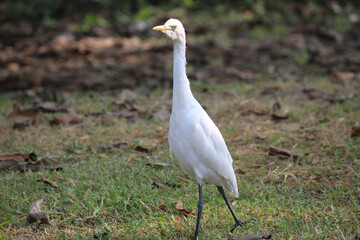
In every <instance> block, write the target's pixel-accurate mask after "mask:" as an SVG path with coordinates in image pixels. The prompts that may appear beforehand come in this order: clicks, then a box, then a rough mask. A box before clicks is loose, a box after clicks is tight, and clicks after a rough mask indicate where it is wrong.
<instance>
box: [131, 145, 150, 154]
mask: <svg viewBox="0 0 360 240" xmlns="http://www.w3.org/2000/svg"><path fill="white" fill-rule="evenodd" d="M134 150H136V151H138V152H142V153H146V154H148V155H151V154H152V152H153V149H149V148H146V147H143V146H140V145H138V146H136V147H135V148H134Z"/></svg>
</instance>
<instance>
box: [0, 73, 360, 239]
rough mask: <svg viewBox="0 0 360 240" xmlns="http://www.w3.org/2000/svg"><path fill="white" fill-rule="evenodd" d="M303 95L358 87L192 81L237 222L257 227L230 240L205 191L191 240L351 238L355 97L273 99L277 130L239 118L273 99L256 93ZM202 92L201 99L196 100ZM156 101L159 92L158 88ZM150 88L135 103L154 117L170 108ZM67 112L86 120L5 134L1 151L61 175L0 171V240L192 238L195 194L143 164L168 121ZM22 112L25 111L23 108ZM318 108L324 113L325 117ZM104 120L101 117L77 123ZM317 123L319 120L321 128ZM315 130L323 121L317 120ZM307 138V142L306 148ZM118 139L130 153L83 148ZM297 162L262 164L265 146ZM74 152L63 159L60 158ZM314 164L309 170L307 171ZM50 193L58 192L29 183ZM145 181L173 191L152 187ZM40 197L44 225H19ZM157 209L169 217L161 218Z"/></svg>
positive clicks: (357, 168)
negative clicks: (280, 116) (220, 157)
mask: <svg viewBox="0 0 360 240" xmlns="http://www.w3.org/2000/svg"><path fill="white" fill-rule="evenodd" d="M269 86H278V87H279V88H280V89H282V90H289V89H296V88H301V87H307V88H310V87H312V88H317V89H322V90H325V91H327V92H330V93H332V92H347V91H350V90H352V89H356V88H358V86H356V85H355V84H353V85H350V86H342V85H336V84H334V83H331V82H328V81H327V80H325V79H323V78H313V81H312V82H309V83H296V82H282V81H276V82H269V81H264V82H258V83H252V84H246V83H232V84H223V85H210V84H206V83H204V82H196V81H195V82H193V83H192V88H193V89H194V92H195V96H196V97H197V98H198V99H199V100H200V101H201V103H202V104H203V105H204V106H205V107H206V109H207V111H208V112H209V114H210V116H212V117H213V119H214V120H215V122H216V123H217V125H218V126H219V128H220V130H221V131H222V132H223V135H224V137H225V139H226V142H227V144H228V147H229V149H230V152H231V153H232V155H233V158H234V168H235V169H238V168H240V169H242V170H244V171H245V173H246V174H244V175H237V177H238V184H239V198H238V199H235V198H230V199H231V202H232V205H233V207H234V209H235V211H236V212H237V213H238V215H239V217H240V218H241V219H248V218H255V219H256V220H257V222H255V223H251V224H248V225H246V226H245V227H243V228H241V227H238V228H237V230H236V231H235V232H234V233H233V234H231V233H230V232H229V229H230V228H231V227H232V226H233V219H232V217H231V215H230V213H229V211H228V210H227V208H226V205H225V204H224V203H223V200H222V198H221V196H220V194H219V193H218V192H217V190H216V188H215V187H214V186H211V185H207V184H205V185H204V188H203V193H204V201H205V205H204V210H203V218H202V222H201V228H200V236H199V237H200V239H222V238H239V237H241V236H245V235H249V234H255V233H270V234H272V235H273V239H354V238H355V237H356V236H357V237H358V236H359V235H360V234H359V232H358V231H359V229H358V226H359V225H360V219H359V215H358V213H359V212H360V209H359V208H360V207H359V196H360V185H359V182H360V181H359V180H360V179H359V176H360V162H359V157H360V156H359V151H360V147H359V146H360V140H359V139H350V138H349V137H348V131H349V129H350V127H351V126H352V124H353V123H354V122H355V121H358V120H359V116H360V110H359V107H358V104H359V102H360V98H359V96H356V97H355V98H354V99H351V100H345V102H344V103H342V104H330V103H328V102H326V101H324V100H320V99H315V100H309V99H307V98H305V97H301V98H295V97H293V96H292V95H285V96H283V97H280V99H279V100H280V101H281V104H282V107H283V108H286V109H287V111H288V115H289V119H288V120H285V121H283V122H279V123H275V122H272V121H270V120H265V121H260V120H259V121H254V120H251V118H250V116H243V115H242V114H241V113H242V112H243V111H245V110H249V109H250V110H251V109H252V108H253V106H254V105H249V101H252V102H253V104H255V105H256V104H257V106H260V107H261V108H264V109H267V108H270V106H271V104H272V103H273V102H274V101H275V99H274V97H273V96H272V95H263V94H261V90H262V89H263V88H265V87H269ZM204 87H206V88H207V89H208V91H206V92H202V91H201V90H202V89H203V88H204ZM164 91H165V90H164ZM164 91H161V90H159V89H158V90H156V91H154V92H153V93H152V94H150V95H149V97H145V96H142V95H141V94H139V97H138V99H137V100H136V104H137V105H138V106H142V107H143V108H145V109H152V108H153V107H154V106H158V107H160V106H161V105H164V104H169V103H170V101H171V98H170V95H169V96H168V97H162V95H163V93H164ZM64 95H65V99H66V102H67V103H70V104H72V106H73V108H74V109H75V111H76V112H77V113H79V114H83V115H84V116H83V119H82V121H81V122H80V123H78V124H75V125H65V126H60V127H51V126H50V125H49V123H48V121H49V119H50V116H45V117H44V118H42V119H41V120H40V121H39V122H38V123H36V124H35V125H33V126H30V127H28V128H26V129H25V130H24V131H18V130H12V129H10V128H5V127H2V128H1V129H0V134H1V136H2V137H1V140H0V152H1V153H11V152H13V153H14V152H31V151H34V152H36V153H37V154H38V156H48V157H49V158H50V159H51V163H52V165H54V166H62V167H63V168H64V170H63V171H60V172H49V171H45V170H44V171H39V172H24V173H20V172H12V171H0V178H1V181H0V192H1V194H0V229H1V235H0V236H1V237H0V239H14V238H16V236H19V235H25V236H29V237H31V238H32V239H94V238H93V236H94V234H97V235H96V236H97V237H98V239H100V238H101V237H102V239H106V238H109V239H189V238H190V237H191V236H193V234H194V229H195V222H196V206H197V201H198V199H197V194H198V193H197V184H196V182H195V181H193V180H192V179H189V178H188V177H187V176H186V175H184V174H183V173H182V171H181V170H180V168H179V165H178V164H177V162H176V161H175V162H173V164H171V165H170V166H169V167H156V166H153V165H146V163H147V162H148V161H150V162H158V161H163V162H165V161H167V160H168V158H169V152H168V147H167V140H166V136H167V131H168V130H167V129H168V122H167V121H158V122H155V121H152V120H151V118H150V115H151V113H150V112H146V113H145V115H144V116H141V117H139V118H138V119H137V121H129V120H126V119H123V118H120V117H116V116H113V115H112V112H114V111H115V110H116V106H114V104H112V100H113V95H114V93H112V92H103V93H95V92H91V93H64ZM0 98H1V102H0V105H1V116H0V121H1V122H3V120H4V117H5V116H6V115H7V114H9V113H10V112H11V106H12V105H13V104H14V103H18V100H17V99H18V98H16V97H15V95H14V94H6V95H4V96H1V97H0ZM25 104H27V105H30V102H29V101H25ZM324 109H325V110H326V111H325V112H324ZM101 110H105V112H106V114H104V115H101V116H98V117H95V116H85V114H86V113H91V112H92V113H94V112H100V111H101ZM324 119H325V120H324ZM320 120H321V121H320ZM309 135H313V136H314V140H308V136H309ZM119 140H121V141H124V142H126V143H127V144H128V145H126V146H122V147H120V148H115V149H113V150H112V151H108V152H97V151H95V150H89V147H94V146H98V145H100V144H103V143H111V142H114V141H119ZM271 144H273V145H276V146H278V147H284V148H287V149H292V148H293V147H295V150H296V151H298V152H299V153H302V154H303V157H302V158H301V159H300V160H298V161H293V160H292V159H287V160H286V159H285V160H281V159H279V158H278V157H276V156H268V155H267V150H268V146H269V145H271ZM137 145H141V146H144V147H147V148H152V149H154V151H153V155H152V156H151V157H149V156H147V155H146V154H144V153H141V152H138V151H135V150H134V148H135V146H137ZM69 149H70V150H71V151H66V150H69ZM314 157H317V158H318V162H315V163H312V159H313V158H314ZM41 178H48V179H51V180H53V181H55V182H57V183H58V184H59V188H57V189H55V188H53V187H50V186H48V185H45V184H43V183H41V182H37V180H38V179H41ZM153 182H160V183H163V184H165V183H169V184H168V185H174V186H175V187H169V186H168V187H166V188H163V189H162V188H154V187H153V186H152V183H153ZM40 198H44V202H43V204H42V205H41V208H42V210H44V211H45V212H46V213H47V216H48V218H49V220H50V224H48V225H41V226H39V227H37V226H36V225H30V224H28V223H26V215H27V212H28V210H29V207H30V205H31V203H32V202H34V201H36V200H38V199H40ZM180 199H181V200H182V202H183V203H184V205H185V207H186V208H187V209H189V210H191V211H192V213H193V215H190V216H189V217H187V218H186V217H184V216H183V215H182V214H180V213H179V212H178V211H177V210H176V209H175V206H176V203H177V202H178V201H179V200H180ZM162 204H164V205H165V206H166V209H167V211H166V212H164V211H161V210H160V209H159V206H160V205H162Z"/></svg>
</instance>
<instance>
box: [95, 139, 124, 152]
mask: <svg viewBox="0 0 360 240" xmlns="http://www.w3.org/2000/svg"><path fill="white" fill-rule="evenodd" d="M125 145H127V143H126V142H121V141H118V142H113V143H107V144H102V145H99V146H97V147H93V148H91V149H93V150H96V151H98V152H105V151H110V150H111V149H113V148H119V147H121V146H125Z"/></svg>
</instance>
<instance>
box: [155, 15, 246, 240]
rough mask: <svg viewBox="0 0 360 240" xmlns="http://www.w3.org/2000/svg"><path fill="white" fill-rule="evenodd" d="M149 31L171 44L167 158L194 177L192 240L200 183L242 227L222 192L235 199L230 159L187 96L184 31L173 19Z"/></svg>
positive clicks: (205, 116)
mask: <svg viewBox="0 0 360 240" xmlns="http://www.w3.org/2000/svg"><path fill="white" fill-rule="evenodd" d="M153 30H156V31H161V32H163V33H165V34H166V35H167V36H168V37H169V38H171V39H172V40H173V42H174V67H173V78H174V84H173V101H172V113H171V117H170V126H169V146H170V154H171V155H173V156H175V157H176V159H177V160H178V161H179V165H180V167H181V168H182V170H183V171H184V172H185V173H186V174H188V175H190V176H192V177H194V178H195V179H196V180H197V182H198V185H199V202H198V215H197V221H196V229H195V239H197V236H198V234H199V226H200V219H201V212H202V207H203V197H202V183H203V182H207V183H212V184H215V185H216V186H217V189H218V190H219V192H220V193H221V195H222V197H223V198H224V201H225V203H226V205H227V206H228V208H229V210H230V212H231V214H232V216H233V218H234V220H235V226H234V227H233V228H232V229H231V231H233V230H234V229H235V227H236V226H239V225H240V226H242V225H244V223H246V222H247V221H241V220H239V218H238V217H237V216H236V214H235V212H234V211H233V209H232V207H231V205H230V204H229V201H228V200H227V198H226V195H225V192H224V189H226V190H228V191H229V192H230V194H231V195H233V196H235V197H237V196H238V187H237V181H236V177H235V173H234V169H233V167H232V162H233V160H232V158H231V155H230V153H229V150H228V149H227V147H226V144H225V141H224V138H223V137H222V135H221V133H220V131H219V129H218V128H217V127H216V125H215V124H214V122H213V121H212V120H211V118H210V117H209V115H208V114H207V113H206V112H205V110H204V109H203V108H202V107H201V105H200V104H199V102H198V101H197V100H196V99H195V98H194V96H193V95H192V93H191V89H190V83H189V80H188V78H187V76H186V67H185V65H186V57H185V49H186V38H185V29H184V27H183V25H182V23H181V22H180V21H179V20H177V19H169V20H168V21H167V22H166V23H165V25H161V26H156V27H154V28H153Z"/></svg>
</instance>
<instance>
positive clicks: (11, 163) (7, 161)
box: [0, 153, 37, 169]
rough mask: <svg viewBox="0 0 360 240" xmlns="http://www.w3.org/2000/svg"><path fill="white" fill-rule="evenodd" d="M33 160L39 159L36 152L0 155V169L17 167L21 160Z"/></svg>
mask: <svg viewBox="0 0 360 240" xmlns="http://www.w3.org/2000/svg"><path fill="white" fill-rule="evenodd" d="M22 160H23V161H25V162H29V161H33V162H35V161H36V160H37V156H36V155H35V153H15V154H3V155H0V169H17V168H18V165H19V161H22Z"/></svg>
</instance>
